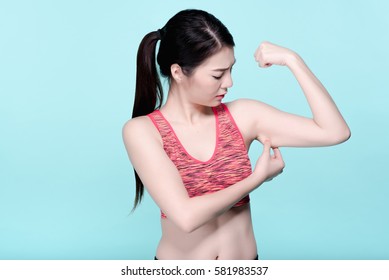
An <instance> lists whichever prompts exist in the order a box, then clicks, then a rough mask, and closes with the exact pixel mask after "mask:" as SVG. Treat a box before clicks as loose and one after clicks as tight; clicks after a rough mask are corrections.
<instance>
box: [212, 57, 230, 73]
mask: <svg viewBox="0 0 389 280" xmlns="http://www.w3.org/2000/svg"><path fill="white" fill-rule="evenodd" d="M235 63H236V59H235V60H234V63H232V65H231V66H229V67H227V68H217V69H213V70H212V71H219V72H224V71H226V70H228V69H230V68H231V67H232V66H234V64H235Z"/></svg>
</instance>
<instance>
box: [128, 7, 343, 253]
mask: <svg viewBox="0 0 389 280" xmlns="http://www.w3.org/2000/svg"><path fill="white" fill-rule="evenodd" d="M158 42H160V46H159V50H158V55H157V62H158V65H159V69H160V73H161V75H162V76H163V77H166V78H167V79H168V81H169V93H168V96H167V100H166V102H165V103H164V104H162V101H163V94H162V87H161V83H160V79H159V75H158V74H157V68H156V63H155V51H156V45H157V43H158ZM255 59H256V61H257V62H258V64H259V66H260V67H269V66H271V65H273V64H274V65H282V66H287V67H288V68H289V69H290V70H291V71H292V73H293V74H294V76H295V77H296V79H297V81H298V82H299V84H300V86H301V88H302V90H303V92H304V94H305V96H306V99H307V101H308V103H309V105H310V108H311V111H312V115H313V118H312V119H310V118H306V117H302V116H296V115H292V114H289V113H285V112H282V111H279V110H277V109H276V108H273V107H271V106H269V105H266V104H264V103H262V102H259V101H255V100H246V99H241V100H236V101H233V102H229V103H226V104H224V103H222V100H223V97H224V96H225V95H226V94H227V92H228V89H229V88H230V87H231V86H232V78H231V70H232V66H233V65H234V62H235V57H234V41H233V38H232V36H231V34H230V33H229V31H228V30H227V28H226V27H225V26H224V25H223V24H222V23H221V22H220V21H219V20H218V19H216V18H215V17H214V16H213V15H211V14H209V13H206V12H204V11H200V10H184V11H181V12H179V13H178V14H176V15H175V16H174V17H173V18H171V19H170V20H169V21H168V22H167V23H166V25H165V26H164V27H163V28H162V29H159V30H157V31H154V32H150V33H149V34H147V35H146V36H145V37H144V39H143V40H142V42H141V44H140V46H139V51H138V58H137V80H136V95H135V103H134V109H133V118H132V119H131V120H129V121H128V122H127V123H126V124H125V125H124V128H123V139H124V143H125V146H126V149H127V152H128V155H129V158H130V161H131V162H132V164H133V166H134V169H135V170H136V172H135V175H136V182H137V191H136V198H135V206H134V208H135V207H136V206H137V205H138V203H139V202H140V200H141V198H142V195H143V186H145V187H146V188H147V191H148V192H149V193H150V195H151V197H152V198H153V199H154V201H155V202H156V203H157V205H158V206H159V207H160V209H161V225H162V238H161V240H160V243H159V246H158V248H157V252H156V259H256V258H257V257H258V255H257V248H256V242H255V238H254V234H253V226H252V221H251V212H250V204H249V200H250V198H249V193H250V192H251V191H253V190H255V189H256V188H257V187H259V186H260V185H262V184H263V183H264V182H266V181H268V180H271V179H273V178H274V177H276V176H277V175H279V174H280V173H281V172H282V170H283V168H284V162H283V159H282V156H281V153H280V151H279V150H278V147H281V146H294V147H297V146H298V147H312V146H326V145H335V144H339V143H341V142H343V141H346V140H347V139H348V138H349V137H350V130H349V128H348V126H347V124H346V122H345V121H344V119H343V117H342V115H341V114H340V112H339V111H338V109H337V107H336V105H335V103H334V102H333V100H332V99H331V97H330V95H329V94H328V93H327V91H326V89H325V88H324V87H323V85H322V84H321V83H320V81H319V80H318V79H317V78H316V77H315V76H314V75H313V73H312V72H311V71H310V70H309V68H308V67H307V66H306V65H305V64H304V62H303V60H302V59H301V58H300V56H298V55H297V54H296V53H295V52H293V51H291V50H289V49H286V48H283V47H280V46H277V45H274V44H272V43H269V42H264V43H262V44H261V45H260V46H259V47H258V49H257V50H256V52H255ZM254 140H258V141H260V142H261V143H262V144H263V152H262V154H261V156H260V157H259V158H258V160H257V163H256V165H255V167H254V168H253V169H252V168H251V165H250V162H249V159H248V155H247V151H248V149H249V147H250V144H251V143H252V142H253V141H254Z"/></svg>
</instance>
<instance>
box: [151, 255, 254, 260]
mask: <svg viewBox="0 0 389 280" xmlns="http://www.w3.org/2000/svg"><path fill="white" fill-rule="evenodd" d="M154 260H156V261H158V259H157V257H154ZM253 260H258V255H257V256H256V257H255V258H254V259H253Z"/></svg>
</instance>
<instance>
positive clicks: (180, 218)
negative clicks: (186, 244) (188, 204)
mask: <svg viewBox="0 0 389 280" xmlns="http://www.w3.org/2000/svg"><path fill="white" fill-rule="evenodd" d="M190 212H191V211H189V210H188V209H185V210H183V211H179V212H178V213H176V214H175V215H173V216H169V215H168V217H170V218H171V220H172V221H173V222H174V223H175V224H176V226H177V227H178V228H179V229H180V230H181V231H182V232H184V233H192V232H193V231H195V230H196V229H197V228H198V227H199V225H198V224H197V223H196V218H195V217H194V215H193V214H191V213H190Z"/></svg>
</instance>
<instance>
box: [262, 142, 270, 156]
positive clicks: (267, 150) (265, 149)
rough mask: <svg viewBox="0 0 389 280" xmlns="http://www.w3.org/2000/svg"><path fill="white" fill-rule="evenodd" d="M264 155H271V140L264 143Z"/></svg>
mask: <svg viewBox="0 0 389 280" xmlns="http://www.w3.org/2000/svg"><path fill="white" fill-rule="evenodd" d="M262 154H266V155H270V141H269V140H265V141H264V142H263V151H262Z"/></svg>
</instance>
